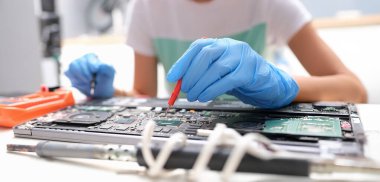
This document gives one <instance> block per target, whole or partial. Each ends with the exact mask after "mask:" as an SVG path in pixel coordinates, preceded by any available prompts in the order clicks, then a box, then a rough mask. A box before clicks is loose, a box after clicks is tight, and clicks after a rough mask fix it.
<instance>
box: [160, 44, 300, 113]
mask: <svg viewBox="0 0 380 182" xmlns="http://www.w3.org/2000/svg"><path fill="white" fill-rule="evenodd" d="M180 78H182V87H181V90H182V92H184V93H187V99H188V100H189V101H196V100H198V101H201V102H206V101H209V100H212V99H214V98H215V97H217V96H219V95H222V94H224V93H227V94H230V95H233V96H235V97H237V98H239V99H240V100H242V101H243V102H244V103H247V104H252V105H254V106H258V107H261V108H277V107H281V106H284V105H287V104H289V103H290V102H292V101H293V100H294V98H295V97H296V95H297V94H298V90H299V88H298V85H297V83H296V82H295V81H294V80H293V79H292V77H290V76H289V75H288V74H287V73H285V72H283V71H282V70H280V69H278V68H276V67H275V66H273V65H272V64H270V63H268V62H267V61H266V60H264V58H262V57H261V56H260V55H259V54H258V53H256V52H255V51H254V50H252V49H251V47H250V46H249V45H248V44H247V43H244V42H240V41H237V40H233V39H229V38H223V39H199V40H197V41H195V42H193V43H192V44H191V45H190V47H189V49H188V50H187V51H186V52H185V53H184V54H183V55H182V57H181V58H179V59H178V61H177V62H176V63H175V64H174V65H173V66H172V68H171V69H170V71H169V73H168V75H167V79H168V80H169V81H170V82H175V81H177V80H179V79H180Z"/></svg>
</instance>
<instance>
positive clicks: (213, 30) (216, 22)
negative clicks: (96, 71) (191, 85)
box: [127, 0, 311, 72]
mask: <svg viewBox="0 0 380 182" xmlns="http://www.w3.org/2000/svg"><path fill="white" fill-rule="evenodd" d="M127 16H128V17H127V18H128V24H127V26H128V28H127V44H128V45H130V46H131V47H132V48H133V49H134V50H135V51H136V52H138V53H140V54H144V55H147V56H155V57H157V58H158V61H159V62H161V63H162V64H163V66H164V69H165V71H166V72H167V71H169V69H170V67H171V65H173V64H174V63H175V61H177V59H178V58H179V57H180V56H181V55H182V54H183V53H184V52H185V51H186V49H187V48H188V47H189V45H190V44H191V42H193V41H194V40H196V39H199V38H202V37H209V38H217V37H230V38H233V39H236V40H240V41H244V42H247V43H248V44H249V45H250V46H251V47H252V49H254V50H256V52H258V53H259V54H261V53H263V51H264V49H265V47H266V46H267V45H268V44H275V45H285V44H286V43H287V42H288V41H289V39H290V38H291V37H292V36H293V35H294V34H295V33H296V32H298V31H299V30H300V29H301V28H302V27H303V26H304V25H305V24H306V23H307V22H309V21H310V20H311V15H310V13H309V12H308V11H307V10H306V9H305V7H304V6H303V5H302V3H301V2H299V1H298V0H212V1H208V2H203V3H197V2H195V1H192V0H132V1H130V4H129V9H128V15H127Z"/></svg>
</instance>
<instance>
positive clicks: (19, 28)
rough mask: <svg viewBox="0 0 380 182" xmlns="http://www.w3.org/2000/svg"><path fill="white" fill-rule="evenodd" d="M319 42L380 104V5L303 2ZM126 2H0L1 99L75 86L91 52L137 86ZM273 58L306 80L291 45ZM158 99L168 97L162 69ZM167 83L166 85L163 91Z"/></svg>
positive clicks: (364, 0) (362, 0)
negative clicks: (77, 66)
mask: <svg viewBox="0 0 380 182" xmlns="http://www.w3.org/2000/svg"><path fill="white" fill-rule="evenodd" d="M301 2H303V3H304V5H305V6H306V8H307V9H308V10H309V11H310V12H311V14H312V15H313V18H314V22H313V23H314V25H315V26H316V27H317V29H318V32H319V34H320V35H321V37H322V38H323V39H324V40H325V41H326V42H327V44H329V46H330V47H331V48H332V49H333V50H334V51H335V52H336V53H337V55H338V56H339V57H340V58H341V60H342V61H343V62H344V63H345V64H346V65H347V66H348V67H349V68H350V69H351V70H352V71H353V72H355V73H356V74H357V75H358V76H359V78H360V79H361V80H362V82H363V83H364V85H365V86H366V88H367V91H368V95H369V103H377V104H380V77H379V76H378V75H377V73H378V72H379V71H378V69H379V67H380V54H379V53H378V52H379V49H380V1H377V0H319V1H315V0H301ZM127 5H128V0H81V1H77V0H29V1H25V0H0V22H1V25H0V95H2V96H10V95H21V94H25V93H31V92H35V91H37V90H38V89H39V86H40V85H41V84H45V85H47V86H50V87H53V86H58V85H62V86H70V82H69V80H68V79H67V78H66V77H64V76H63V74H62V72H63V71H64V70H66V68H67V65H68V64H69V63H70V62H71V61H72V60H74V59H76V58H78V57H80V56H82V55H83V54H85V53H88V52H94V53H96V54H98V56H99V57H100V58H101V59H102V60H103V61H105V62H107V63H110V64H113V65H114V66H115V68H116V71H117V74H116V78H115V83H114V84H115V86H116V87H119V88H123V89H125V90H129V89H131V88H132V84H133V74H134V73H133V68H134V62H133V59H134V58H133V51H132V49H131V48H130V47H128V46H126V45H125V40H126V37H125V20H126V18H127V16H128V12H127V11H126V10H127V8H126V7H127ZM272 53H273V56H271V57H272V59H274V60H273V61H274V62H275V63H276V64H277V65H279V66H280V67H282V68H283V69H286V70H287V71H289V72H290V73H292V74H297V75H307V73H306V71H305V70H304V69H303V68H302V66H301V65H300V64H299V63H298V61H297V59H296V58H295V57H294V55H293V54H292V53H291V51H290V50H289V49H288V48H287V47H276V48H274V51H272ZM158 74H159V77H158V78H159V89H158V96H159V97H166V96H168V93H167V92H166V91H165V89H164V87H163V80H164V71H163V69H162V67H159V73H158ZM160 85H161V86H160Z"/></svg>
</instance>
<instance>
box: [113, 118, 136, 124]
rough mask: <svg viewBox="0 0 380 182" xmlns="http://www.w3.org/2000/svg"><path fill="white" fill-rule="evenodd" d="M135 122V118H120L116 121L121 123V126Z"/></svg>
mask: <svg viewBox="0 0 380 182" xmlns="http://www.w3.org/2000/svg"><path fill="white" fill-rule="evenodd" d="M134 121H135V119H133V118H118V119H116V120H115V123H120V124H131V123H133V122H134Z"/></svg>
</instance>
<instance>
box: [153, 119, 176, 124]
mask: <svg viewBox="0 0 380 182" xmlns="http://www.w3.org/2000/svg"><path fill="white" fill-rule="evenodd" d="M155 121H156V124H157V125H158V126H179V125H180V124H181V123H182V121H180V120H162V119H160V120H155Z"/></svg>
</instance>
